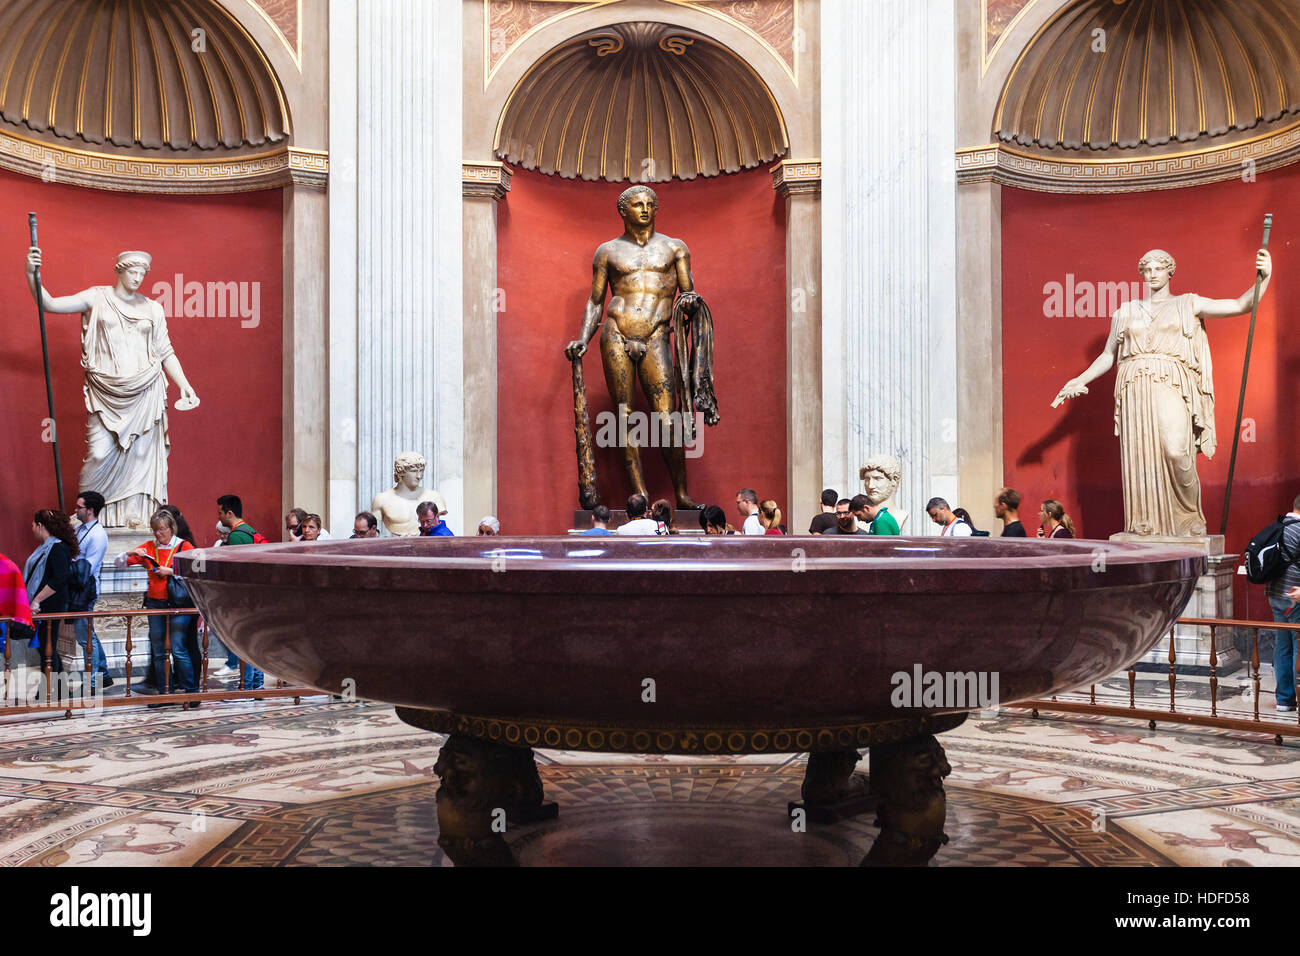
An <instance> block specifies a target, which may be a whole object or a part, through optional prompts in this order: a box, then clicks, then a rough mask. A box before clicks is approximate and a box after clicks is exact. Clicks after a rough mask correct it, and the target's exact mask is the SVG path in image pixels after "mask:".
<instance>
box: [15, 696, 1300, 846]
mask: <svg viewBox="0 0 1300 956" xmlns="http://www.w3.org/2000/svg"><path fill="white" fill-rule="evenodd" d="M941 740H942V742H943V744H944V746H945V748H946V750H947V753H948V758H949V760H950V762H951V763H952V766H953V773H952V776H951V777H949V778H948V785H947V789H948V795H949V796H948V808H949V810H948V824H947V831H948V834H949V836H950V838H951V842H950V843H949V845H948V846H946V847H944V848H943V849H941V850H940V851H939V853H938V855H937V856H936V857H935V860H934V864H933V865H937V866H977V865H999V866H1048V865H1051V866H1114V865H1125V866H1284V865H1294V863H1295V861H1296V860H1297V859H1300V762H1297V756H1298V755H1300V749H1298V748H1297V745H1296V744H1295V743H1288V744H1287V745H1285V746H1282V747H1279V746H1276V745H1275V744H1273V743H1272V738H1271V737H1268V736H1264V735H1252V734H1241V733H1231V732H1226V731H1223V732H1220V731H1212V730H1204V729H1168V728H1161V729H1160V730H1159V731H1154V732H1153V731H1149V730H1148V729H1147V728H1146V726H1145V725H1144V724H1139V723H1137V722H1133V721H1122V720H1116V719H1106V720H1101V719H1092V718H1082V717H1062V718H1061V719H1039V720H1029V719H1027V718H1025V717H1021V716H1012V715H1010V714H1009V713H1007V712H1003V713H1002V714H1001V715H999V716H998V717H996V718H994V719H989V720H977V719H974V718H972V720H970V721H968V722H967V723H966V724H965V725H964V726H962V727H960V728H958V729H957V730H954V731H951V732H949V733H946V734H944V735H943V736H942V738H941ZM439 741H440V738H438V737H436V736H434V735H432V734H428V733H425V732H423V731H419V730H415V729H414V728H411V727H408V726H407V725H406V724H403V723H401V722H400V721H399V720H398V719H397V717H396V716H395V715H394V713H393V710H392V708H390V707H386V706H380V705H366V704H349V703H333V704H329V703H316V702H305V703H303V704H301V705H293V704H287V703H280V702H260V703H252V702H243V703H229V704H215V705H209V706H206V707H205V708H204V709H203V710H201V711H197V712H193V713H186V712H181V711H179V710H168V711H161V712H160V711H149V712H135V711H131V712H127V711H125V710H123V711H117V712H114V711H109V712H107V713H105V714H104V715H102V716H87V717H78V718H76V719H73V720H66V721H65V720H51V721H45V722H31V721H27V722H22V723H8V724H3V725H0V864H3V865H9V866H122V865H126V866H316V865H333V866H339V865H369V866H429V865H435V866H441V865H450V864H449V863H448V861H446V860H445V859H444V857H443V855H442V853H441V851H440V850H439V849H438V846H437V824H436V819H435V815H434V796H435V793H436V790H437V778H436V777H435V776H434V774H433V764H434V760H435V758H436V746H437V744H438V742H439ZM538 763H539V765H540V772H541V776H542V780H543V783H544V784H545V787H546V790H547V796H548V798H549V799H553V800H555V801H557V802H558V803H559V805H560V817H559V819H558V820H555V821H551V822H547V823H542V824H535V825H532V826H528V827H520V828H518V829H516V830H514V831H513V832H511V833H508V834H507V840H508V842H509V843H510V844H511V847H512V849H513V850H514V852H515V854H516V856H517V857H518V859H519V860H520V862H521V863H523V864H524V865H566V864H591V863H606V864H616V865H617V864H627V865H634V864H641V865H646V864H671V863H689V864H719V865H744V864H748V865H755V864H768V865H828V866H844V865H856V864H857V863H858V862H859V860H861V858H862V856H863V855H864V854H865V852H866V850H867V848H868V847H869V846H870V844H871V841H872V839H873V838H874V836H875V833H876V830H875V828H874V827H872V826H871V820H870V818H869V817H863V818H860V819H859V820H856V821H850V822H845V823H841V824H837V825H835V826H830V827H811V828H810V829H809V831H808V832H806V833H795V832H792V831H791V828H790V826H789V825H788V822H787V819H786V816H785V813H784V810H785V805H786V802H787V801H788V800H791V799H795V798H797V796H798V791H799V783H800V780H801V779H802V773H803V764H802V759H801V758H800V757H797V756H789V757H771V756H763V757H731V758H726V757H722V758H719V757H712V758H709V759H707V760H702V759H701V760H696V759H689V758H678V757H659V758H646V757H635V758H633V757H618V756H610V755H593V754H581V753H567V752H563V751H543V752H539V753H538Z"/></svg>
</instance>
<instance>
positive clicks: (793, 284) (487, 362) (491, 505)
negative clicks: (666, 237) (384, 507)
mask: <svg viewBox="0 0 1300 956" xmlns="http://www.w3.org/2000/svg"><path fill="white" fill-rule="evenodd" d="M771 2H772V3H773V4H776V3H780V2H781V0H771ZM788 6H789V8H790V11H791V13H792V15H793V17H792V26H791V29H792V30H793V31H794V33H793V35H792V37H791V39H792V46H793V48H794V54H793V60H794V62H793V66H792V65H791V64H790V63H787V62H785V61H783V59H782V58H781V56H780V55H778V53H777V52H776V51H775V49H774V48H773V45H772V44H770V43H768V42H767V41H766V40H765V39H764V38H763V37H762V36H760V35H759V33H758V32H756V31H755V30H753V29H750V28H749V27H748V26H746V25H744V24H742V23H739V22H737V21H736V20H733V19H731V18H729V17H727V16H725V15H722V14H720V13H719V12H718V11H716V10H711V9H709V8H707V7H704V6H703V5H701V6H695V5H692V4H691V3H689V2H685V0H682V2H669V0H624V2H613V3H592V4H590V5H586V6H581V7H578V6H573V7H570V8H568V9H562V8H561V7H559V6H558V5H557V10H559V11H560V12H558V13H557V14H556V15H553V16H552V17H550V18H549V19H547V20H545V21H544V22H541V23H540V24H537V25H535V26H534V27H532V28H530V29H529V30H527V31H526V32H525V33H524V34H523V36H522V37H521V38H520V39H519V40H518V41H517V42H515V43H514V45H512V46H510V48H509V49H508V51H507V53H506V55H505V56H504V57H497V58H496V59H495V62H494V64H493V65H492V68H491V69H489V68H488V64H489V59H490V58H489V51H488V42H489V41H488V31H487V24H488V21H487V17H488V15H489V11H488V8H487V4H472V5H467V6H466V7H465V8H464V9H465V11H466V16H465V18H464V24H463V28H464V34H463V41H464V42H463V50H464V61H463V70H464V72H463V91H464V98H463V114H462V124H461V129H462V156H463V168H462V194H463V196H464V208H463V218H462V225H463V243H464V248H465V250H466V254H465V256H464V257H463V287H462V294H463V302H464V315H465V334H464V352H463V362H464V367H465V370H466V379H465V408H466V416H465V430H466V434H475V435H490V436H493V438H494V439H495V438H496V436H497V434H498V432H497V425H498V414H497V376H496V370H497V325H496V322H497V317H496V312H495V310H494V296H495V293H496V290H497V288H498V283H497V278H496V267H497V263H496V256H497V245H496V230H497V209H496V204H497V202H499V201H501V200H503V199H505V200H506V203H507V205H508V198H506V197H507V196H508V193H509V190H510V182H511V176H512V174H513V170H512V168H511V167H510V165H509V164H507V163H505V162H502V160H501V159H500V158H498V156H497V153H496V147H497V143H498V140H497V133H498V129H499V127H500V126H501V124H502V121H503V117H504V116H505V114H506V112H507V107H508V104H509V102H510V100H511V97H512V95H514V94H515V92H516V90H517V89H518V88H519V87H520V84H521V81H523V80H524V78H525V76H526V75H527V74H528V73H529V71H530V70H533V69H536V68H537V64H538V63H540V62H542V61H544V60H545V59H546V57H547V55H548V54H549V53H551V51H553V50H555V49H557V48H559V47H561V46H563V45H564V44H567V43H570V42H572V41H574V40H575V39H577V38H580V37H583V36H586V35H588V34H597V33H601V32H610V31H611V28H613V27H614V26H615V25H616V24H625V23H637V24H647V25H651V26H650V28H651V29H653V28H654V27H655V26H656V25H657V26H662V27H672V28H677V29H678V30H679V31H680V32H682V33H685V34H694V35H697V36H699V37H700V38H701V42H708V43H710V44H714V45H716V46H718V47H720V48H722V49H725V50H726V51H729V53H730V54H731V55H733V56H734V57H735V58H736V59H737V60H738V61H739V62H741V63H743V64H744V68H745V70H747V71H748V72H749V73H750V74H752V76H753V78H754V80H755V82H756V84H760V85H761V87H763V88H765V91H766V95H767V96H768V97H769V98H770V100H771V102H772V104H773V105H774V107H775V111H776V114H777V115H778V116H779V117H781V120H782V122H783V123H784V127H785V140H786V144H787V149H786V150H785V151H784V152H783V153H780V154H777V155H775V156H774V158H773V160H772V162H771V163H770V164H767V165H770V168H771V186H772V188H773V189H774V190H775V191H776V192H777V194H778V195H779V196H780V197H781V198H782V199H783V200H784V202H785V206H786V214H785V265H786V270H785V272H786V296H785V299H786V301H785V310H784V311H785V313H786V329H785V352H786V355H785V367H786V376H785V381H784V382H783V383H782V384H783V386H784V391H785V395H786V398H787V400H786V425H785V443H786V478H787V480H786V488H787V495H788V496H789V499H790V500H789V502H788V505H789V509H790V510H789V512H788V513H790V514H791V518H792V521H793V522H794V523H795V524H798V523H800V522H806V521H807V520H808V517H810V516H811V505H809V504H805V502H809V503H815V502H816V500H817V495H818V494H819V492H820V490H821V364H822V358H821V338H820V326H821V311H820V310H821V304H820V303H821V299H820V287H821V213H820V176H821V159H820V124H821V114H820V65H819V56H820V47H819V36H820V21H819V9H818V5H817V4H816V3H808V2H806V0H789V2H788ZM656 165H657V164H656ZM656 173H658V170H656ZM706 175H707V171H706ZM606 178H608V177H606ZM652 178H659V177H658V176H657V175H656V176H655V177H652ZM497 460H498V459H497V451H496V441H495V440H493V441H485V442H480V443H478V444H476V445H475V446H472V447H471V446H468V445H467V448H466V454H465V488H466V505H465V507H466V511H467V513H470V512H472V513H483V514H495V513H497V510H498V508H497V491H496V483H497ZM805 512H808V513H807V514H806V515H805Z"/></svg>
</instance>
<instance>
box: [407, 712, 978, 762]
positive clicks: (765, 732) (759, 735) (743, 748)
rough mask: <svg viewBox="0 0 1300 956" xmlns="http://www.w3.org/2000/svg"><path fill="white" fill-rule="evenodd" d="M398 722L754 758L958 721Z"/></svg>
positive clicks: (598, 747) (518, 739)
mask: <svg viewBox="0 0 1300 956" xmlns="http://www.w3.org/2000/svg"><path fill="white" fill-rule="evenodd" d="M397 716H398V719H400V720H401V721H402V722H403V723H406V724H410V725H411V726H412V727H418V728H420V729H421V730H429V731H432V732H433V733H436V734H467V735H469V736H471V737H477V738H478V739H480V740H489V741H492V742H493V743H500V744H506V745H507V746H511V747H548V748H552V749H557V748H562V749H564V750H582V751H591V752H597V753H644V754H762V753H802V752H805V751H812V752H817V751H835V750H852V749H856V748H859V747H869V746H871V745H872V744H882V743H895V742H897V741H900V740H907V739H909V738H912V737H919V736H922V735H924V734H941V733H943V732H944V731H946V730H952V729H953V728H954V727H958V726H960V725H961V724H962V723H963V722H964V721H965V720H966V714H965V713H960V714H935V715H932V716H925V717H904V718H900V719H898V720H884V721H877V722H873V723H848V724H829V725H828V724H814V725H796V726H788V725H784V724H775V725H771V726H764V727H754V726H745V727H717V726H708V725H706V726H699V727H684V726H680V725H672V726H636V727H618V726H604V725H596V724H589V723H577V722H572V721H565V720H558V721H557V720H515V719H511V718H506V717H478V716H474V715H472V714H455V713H451V712H450V711H444V710H422V709H418V708H415V707H398V708H397Z"/></svg>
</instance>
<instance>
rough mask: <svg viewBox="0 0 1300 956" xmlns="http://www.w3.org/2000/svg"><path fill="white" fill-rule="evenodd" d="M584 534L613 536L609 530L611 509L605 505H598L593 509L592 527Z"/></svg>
mask: <svg viewBox="0 0 1300 956" xmlns="http://www.w3.org/2000/svg"><path fill="white" fill-rule="evenodd" d="M581 533H582V534H613V533H614V532H612V531H610V530H609V509H608V508H606V507H605V506H604V505H596V507H594V508H592V509H591V527H590V528H588V529H587V530H586V531H583V532H581Z"/></svg>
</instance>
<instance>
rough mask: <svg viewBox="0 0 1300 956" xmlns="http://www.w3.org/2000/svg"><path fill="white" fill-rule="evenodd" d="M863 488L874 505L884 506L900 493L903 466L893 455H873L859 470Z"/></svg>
mask: <svg viewBox="0 0 1300 956" xmlns="http://www.w3.org/2000/svg"><path fill="white" fill-rule="evenodd" d="M858 477H859V478H861V479H862V488H863V490H864V491H865V492H866V494H867V497H868V498H870V499H871V503H872V504H873V505H879V504H883V503H884V502H886V501H888V500H889V499H890V498H892V497H893V496H894V492H896V491H898V483H899V481H901V480H902V478H903V464H902V462H900V461H899V460H898V459H897V458H895V457H894V456H893V455H872V456H871V457H870V458H868V459H867V460H866V461H865V462H863V464H862V467H861V468H860V469H859V470H858Z"/></svg>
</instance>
